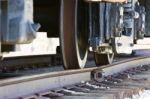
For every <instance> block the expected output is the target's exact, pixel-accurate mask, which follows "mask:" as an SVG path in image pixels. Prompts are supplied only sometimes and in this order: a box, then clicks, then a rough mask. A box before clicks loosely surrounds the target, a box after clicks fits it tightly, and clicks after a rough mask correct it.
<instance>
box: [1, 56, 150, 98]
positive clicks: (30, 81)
mask: <svg viewBox="0 0 150 99" xmlns="http://www.w3.org/2000/svg"><path fill="white" fill-rule="evenodd" d="M148 64H150V57H138V58H134V59H130V60H126V61H121V62H118V63H114V64H112V65H106V66H103V67H98V68H88V69H81V70H69V71H61V72H54V73H47V74H40V75H34V76H26V77H20V78H12V79H6V80H1V81H0V99H10V98H16V97H21V96H26V95H30V94H35V93H38V92H41V91H45V90H52V89H56V88H62V87H64V86H69V85H73V84H77V83H80V82H81V81H90V80H92V76H91V73H93V71H94V72H100V73H102V75H104V76H106V75H112V74H114V73H117V72H121V71H123V70H126V69H128V68H133V67H136V66H140V65H148Z"/></svg>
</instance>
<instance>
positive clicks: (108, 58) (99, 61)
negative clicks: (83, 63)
mask: <svg viewBox="0 0 150 99" xmlns="http://www.w3.org/2000/svg"><path fill="white" fill-rule="evenodd" d="M94 56H95V63H96V65H97V66H100V65H107V64H111V63H112V62H113V59H114V54H97V53H95V55H94Z"/></svg>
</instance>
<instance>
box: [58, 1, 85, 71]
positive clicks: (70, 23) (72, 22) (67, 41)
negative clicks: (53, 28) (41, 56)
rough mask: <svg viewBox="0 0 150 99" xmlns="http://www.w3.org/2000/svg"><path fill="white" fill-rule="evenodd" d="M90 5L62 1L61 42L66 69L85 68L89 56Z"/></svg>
mask: <svg viewBox="0 0 150 99" xmlns="http://www.w3.org/2000/svg"><path fill="white" fill-rule="evenodd" d="M87 7H88V4H86V3H84V2H83V0H61V19H60V22H61V23H60V27H61V28H60V29H61V30H60V31H61V32H60V39H61V40H60V41H61V49H62V56H63V61H64V68H65V69H78V68H84V66H85V63H86V60H87V54H88V8H87Z"/></svg>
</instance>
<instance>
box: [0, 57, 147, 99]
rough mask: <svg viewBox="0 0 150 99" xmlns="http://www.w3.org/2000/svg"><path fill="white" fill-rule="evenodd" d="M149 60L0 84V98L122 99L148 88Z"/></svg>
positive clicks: (17, 79) (30, 77)
mask: <svg viewBox="0 0 150 99" xmlns="http://www.w3.org/2000/svg"><path fill="white" fill-rule="evenodd" d="M149 79H150V57H148V56H147V57H138V58H134V59H130V60H126V61H121V62H117V63H114V64H112V65H107V66H103V67H98V68H96V67H94V68H87V69H82V70H71V71H61V72H53V73H46V74H39V75H33V76H25V77H18V78H12V79H5V80H1V81H0V92H1V93H0V99H12V98H13V99H93V98H94V99H99V98H101V99H107V98H109V99H112V98H113V99H123V98H132V97H133V96H132V95H138V93H139V92H141V91H143V90H145V89H149V88H150V87H149V83H150V80H149Z"/></svg>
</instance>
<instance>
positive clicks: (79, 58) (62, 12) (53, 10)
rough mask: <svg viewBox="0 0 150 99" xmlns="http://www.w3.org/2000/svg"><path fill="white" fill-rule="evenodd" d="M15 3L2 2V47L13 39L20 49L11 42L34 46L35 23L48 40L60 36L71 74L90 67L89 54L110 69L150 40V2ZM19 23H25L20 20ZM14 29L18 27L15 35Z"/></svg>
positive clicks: (55, 0)
mask: <svg viewBox="0 0 150 99" xmlns="http://www.w3.org/2000/svg"><path fill="white" fill-rule="evenodd" d="M6 1H7V2H6ZM13 1H15V2H13ZM13 1H12V0H5V1H1V2H2V4H1V5H2V6H1V10H2V13H1V14H2V17H1V19H2V22H1V25H2V26H1V27H2V28H3V29H1V32H2V34H3V35H2V40H1V41H2V43H3V42H4V40H7V41H8V42H7V44H16V43H17V42H13V43H11V42H10V41H11V40H12V39H14V38H15V39H22V38H25V40H26V41H29V39H30V38H31V37H32V36H34V35H33V33H34V32H35V31H31V30H36V25H34V22H33V20H34V21H35V22H36V23H40V24H41V28H40V29H39V31H44V32H47V35H48V37H60V44H61V52H62V57H63V61H64V67H65V68H66V69H77V68H84V66H85V64H86V60H87V55H88V52H89V51H91V52H93V53H94V57H95V62H96V65H98V66H100V65H106V64H110V63H112V62H113V58H114V55H118V54H128V55H129V54H131V53H132V51H133V46H134V44H135V43H136V41H137V40H138V39H143V38H144V36H147V35H150V32H149V31H150V30H149V29H150V28H148V27H149V26H150V24H149V23H150V22H149V20H150V19H149V17H148V16H150V15H149V13H150V10H149V9H150V7H149V6H148V4H149V3H150V1H148V0H143V1H142V0H139V1H138V0H43V1H42V0H13ZM101 1H103V2H101ZM114 2H115V3H114ZM145 2H147V3H145ZM5 3H6V4H5ZM16 3H19V4H17V5H16ZM22 3H23V5H22V6H21V4H22ZM32 3H33V4H32ZM10 5H11V9H10V7H9V6H10ZM15 5H16V6H15ZM13 6H15V7H13ZM20 6H21V8H22V7H23V8H24V9H21V8H19V7H20ZM14 8H16V9H15V10H14ZM29 8H30V9H31V10H29ZM9 9H10V10H9ZM32 9H34V12H32ZM7 13H8V14H7ZM17 15H19V16H17ZM28 16H30V18H27V17H28ZM9 18H13V19H14V20H10V19H9ZM18 18H19V19H21V20H19V21H16V19H18ZM24 18H25V19H24ZM3 19H5V20H3ZM6 19H9V20H6ZM11 22H12V23H11ZM29 22H30V24H29ZM2 23H5V24H2ZM15 24H16V25H15ZM19 24H21V25H19ZM145 24H146V26H145ZM9 26H10V28H13V27H15V28H13V30H14V31H10V30H12V29H8V27H9ZM8 30H9V31H8ZM4 31H5V32H4ZM6 31H8V32H6ZM145 31H146V33H145ZM15 33H16V34H15ZM29 33H31V34H30V35H29ZM28 36H29V37H28ZM3 39H4V40H3ZM14 41H16V40H14Z"/></svg>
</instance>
